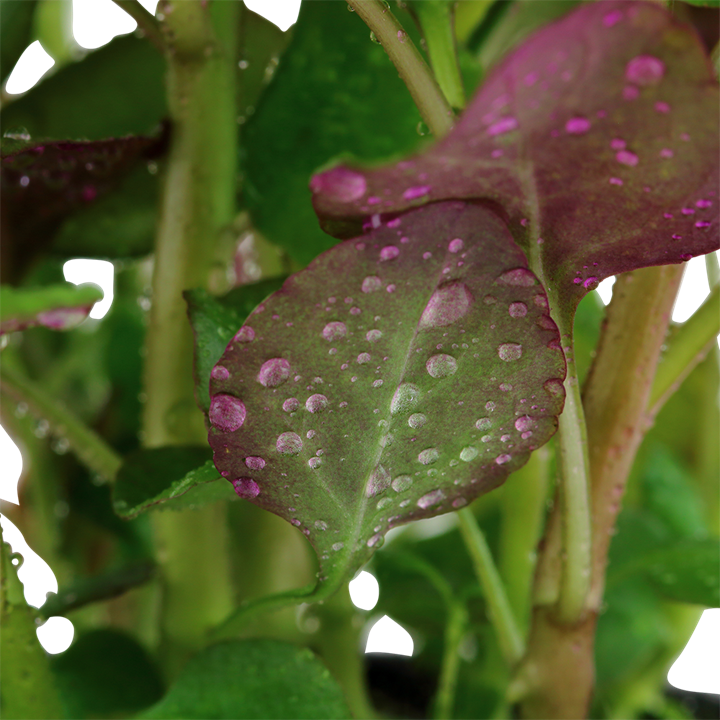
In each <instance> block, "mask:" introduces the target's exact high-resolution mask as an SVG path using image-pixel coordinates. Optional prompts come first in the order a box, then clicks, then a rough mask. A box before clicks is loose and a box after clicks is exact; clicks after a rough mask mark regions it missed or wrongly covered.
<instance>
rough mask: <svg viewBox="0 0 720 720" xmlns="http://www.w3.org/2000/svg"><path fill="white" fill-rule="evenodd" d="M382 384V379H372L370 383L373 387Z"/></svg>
mask: <svg viewBox="0 0 720 720" xmlns="http://www.w3.org/2000/svg"><path fill="white" fill-rule="evenodd" d="M382 385H383V381H382V380H374V381H373V384H372V386H373V387H374V388H379V387H382Z"/></svg>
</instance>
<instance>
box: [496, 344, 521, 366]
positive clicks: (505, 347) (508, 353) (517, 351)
mask: <svg viewBox="0 0 720 720" xmlns="http://www.w3.org/2000/svg"><path fill="white" fill-rule="evenodd" d="M498 357H499V358H500V359H501V360H504V361H505V362H512V361H513V360H519V359H520V358H521V357H522V345H519V344H518V343H503V344H502V345H500V347H498Z"/></svg>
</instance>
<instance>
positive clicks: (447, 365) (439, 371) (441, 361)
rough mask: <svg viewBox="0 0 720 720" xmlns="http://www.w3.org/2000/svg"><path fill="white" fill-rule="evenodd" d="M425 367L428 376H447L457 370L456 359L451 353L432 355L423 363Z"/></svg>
mask: <svg viewBox="0 0 720 720" xmlns="http://www.w3.org/2000/svg"><path fill="white" fill-rule="evenodd" d="M425 369H426V370H427V371H428V375H430V377H434V378H443V377H447V376H448V375H454V374H455V373H456V372H457V360H455V358H454V357H452V355H433V356H432V357H430V358H428V361H427V362H426V363H425Z"/></svg>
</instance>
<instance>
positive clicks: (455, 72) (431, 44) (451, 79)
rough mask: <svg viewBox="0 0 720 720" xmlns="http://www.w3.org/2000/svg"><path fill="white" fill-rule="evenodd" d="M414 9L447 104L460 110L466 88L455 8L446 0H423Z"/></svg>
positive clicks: (463, 102) (463, 103)
mask: <svg viewBox="0 0 720 720" xmlns="http://www.w3.org/2000/svg"><path fill="white" fill-rule="evenodd" d="M413 9H414V12H415V14H416V15H417V17H418V20H419V21H420V27H421V29H422V32H423V36H424V37H425V42H426V43H427V51H428V56H429V57H430V65H431V66H432V70H433V74H434V75H435V78H436V80H437V82H438V85H439V86H440V89H441V90H442V92H443V94H444V95H445V97H446V98H447V101H448V102H449V103H450V106H451V107H453V108H456V109H458V110H461V109H462V108H464V107H465V89H464V88H463V81H462V76H461V75H460V68H459V66H458V58H457V47H456V45H455V33H454V27H453V26H454V14H455V8H454V7H453V4H452V3H449V2H446V0H423V2H420V3H417V4H416V5H415V6H414V8H413Z"/></svg>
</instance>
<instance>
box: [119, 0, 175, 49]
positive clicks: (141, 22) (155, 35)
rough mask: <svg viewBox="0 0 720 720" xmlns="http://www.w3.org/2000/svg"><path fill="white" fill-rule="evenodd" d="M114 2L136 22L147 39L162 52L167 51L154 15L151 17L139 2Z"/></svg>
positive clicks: (127, 0)
mask: <svg viewBox="0 0 720 720" xmlns="http://www.w3.org/2000/svg"><path fill="white" fill-rule="evenodd" d="M113 2H114V3H115V4H116V5H117V6H118V7H121V8H122V9H123V10H124V11H125V12H126V13H127V14H128V15H129V16H130V17H131V18H132V19H133V20H135V22H136V23H137V24H138V27H139V28H140V30H141V31H142V33H143V34H144V35H145V37H146V38H147V39H148V40H149V41H150V42H151V43H152V44H153V45H154V46H155V47H156V48H157V49H158V50H159V51H160V52H164V51H165V41H164V40H163V36H162V32H161V31H160V25H159V23H158V21H157V20H156V19H155V16H154V15H151V14H150V13H149V12H148V11H147V10H146V9H145V8H144V7H143V6H142V5H141V4H140V3H139V2H138V0H113Z"/></svg>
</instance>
